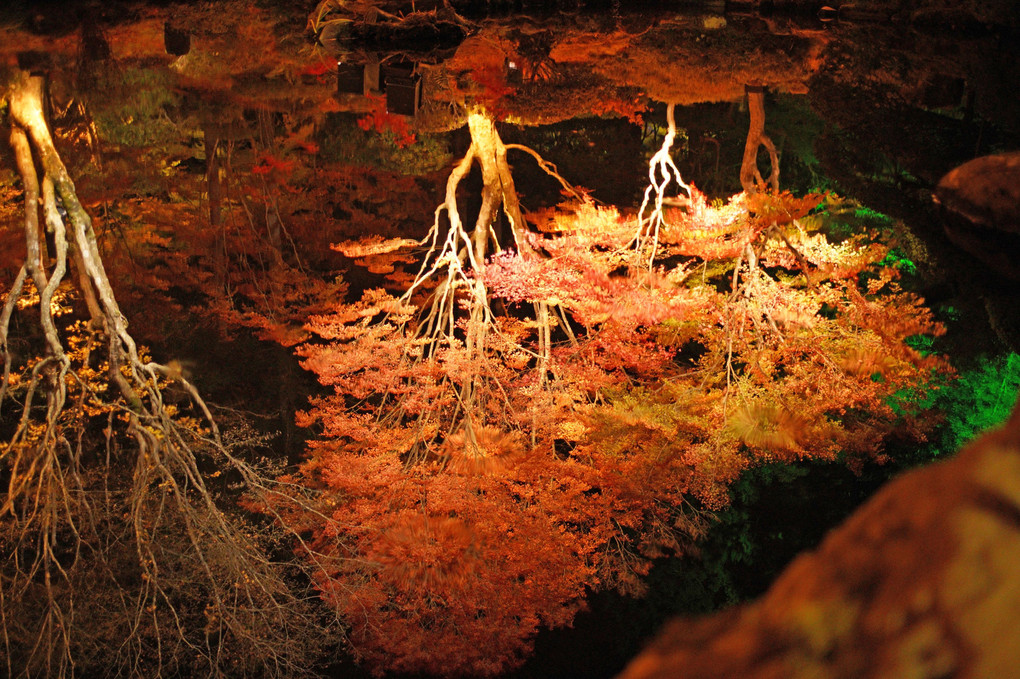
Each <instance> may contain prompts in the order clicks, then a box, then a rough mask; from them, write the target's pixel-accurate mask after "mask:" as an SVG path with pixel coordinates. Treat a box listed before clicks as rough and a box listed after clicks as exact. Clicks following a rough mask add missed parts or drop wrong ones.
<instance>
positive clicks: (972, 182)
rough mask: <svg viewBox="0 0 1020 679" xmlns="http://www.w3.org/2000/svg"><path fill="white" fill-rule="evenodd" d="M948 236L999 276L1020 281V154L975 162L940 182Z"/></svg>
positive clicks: (938, 191) (937, 191)
mask: <svg viewBox="0 0 1020 679" xmlns="http://www.w3.org/2000/svg"><path fill="white" fill-rule="evenodd" d="M935 200H936V201H937V202H938V203H939V205H940V206H941V213H942V217H943V221H944V224H945V229H946V234H947V235H948V236H949V239H950V240H952V241H953V242H954V243H955V244H956V245H958V246H959V247H960V248H962V249H964V250H966V251H967V252H969V253H970V254H972V255H974V256H975V257H977V258H978V259H980V260H981V261H983V262H984V263H985V264H987V265H989V266H990V267H992V268H993V269H994V270H995V271H997V272H998V273H1000V274H1002V275H1004V276H1007V277H1009V278H1012V279H1015V280H1020V266H1018V265H1017V261H1018V258H1020V151H1014V152H1011V153H1002V154H997V155H992V156H983V157H981V158H975V159H974V160H971V161H970V162H967V163H964V164H963V165H961V166H959V167H957V168H955V169H953V170H951V171H950V172H949V173H948V174H946V175H945V176H944V177H943V178H942V179H941V180H940V181H939V183H938V187H937V188H936V189H935Z"/></svg>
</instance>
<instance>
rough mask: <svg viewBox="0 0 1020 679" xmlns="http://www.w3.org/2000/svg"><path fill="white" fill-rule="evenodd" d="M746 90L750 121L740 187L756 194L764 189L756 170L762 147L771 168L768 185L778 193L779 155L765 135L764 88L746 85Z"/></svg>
mask: <svg viewBox="0 0 1020 679" xmlns="http://www.w3.org/2000/svg"><path fill="white" fill-rule="evenodd" d="M746 90H747V108H748V111H749V112H750V114H751V121H750V125H749V127H748V130H747V143H746V144H745V145H744V159H743V162H742V163H741V164H740V185H741V186H742V187H743V188H744V191H745V192H747V193H756V192H757V191H759V190H761V189H762V188H764V186H765V183H766V182H765V180H764V179H763V178H762V175H761V172H760V171H759V170H758V148H759V147H760V146H764V147H765V149H766V150H767V151H768V153H769V161H770V163H771V166H772V171H771V173H770V174H769V178H768V185H769V186H770V187H771V188H772V190H773V191H779V154H777V153H776V145H775V144H773V143H772V140H771V139H769V137H768V135H766V134H765V88H764V87H762V86H761V85H748V86H747V87H746Z"/></svg>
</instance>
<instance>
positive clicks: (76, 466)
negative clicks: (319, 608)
mask: <svg viewBox="0 0 1020 679" xmlns="http://www.w3.org/2000/svg"><path fill="white" fill-rule="evenodd" d="M44 97H45V93H44V79H43V78H42V77H38V76H33V75H31V74H29V73H28V72H26V71H21V70H17V71H12V72H6V73H0V103H3V102H4V101H6V103H7V105H8V106H7V117H8V120H9V123H10V126H11V132H10V143H11V147H12V149H13V151H14V157H15V162H16V165H17V169H18V172H19V174H20V175H21V179H22V183H23V186H24V199H25V214H24V233H25V249H26V259H25V262H24V264H23V265H22V267H21V270H20V272H19V273H18V275H17V277H16V279H15V282H14V285H13V287H12V289H11V290H9V291H8V292H7V294H6V299H5V302H4V306H3V311H2V314H0V349H2V351H3V360H4V379H3V383H2V384H0V407H5V406H6V407H8V408H9V409H10V410H13V411H14V412H13V413H10V415H11V416H13V417H11V416H7V417H5V419H6V420H7V421H13V422H16V425H15V426H14V427H13V429H14V431H13V433H11V434H10V435H9V437H8V439H7V440H6V441H5V442H4V443H3V445H2V446H0V473H2V475H3V477H5V478H6V487H5V488H4V489H3V493H2V494H0V544H2V545H4V550H3V551H2V552H0V637H2V638H3V640H4V645H5V651H6V653H5V655H6V656H7V660H6V663H5V664H6V668H5V669H6V674H8V675H10V676H13V675H15V674H17V675H20V674H22V673H24V674H38V675H39V676H64V675H69V674H73V673H74V672H75V671H80V670H76V664H77V663H79V662H80V658H79V657H78V655H79V654H78V653H77V652H76V650H75V649H76V648H85V649H88V651H87V652H84V653H82V654H81V655H91V654H92V653H93V652H94V647H92V645H93V644H95V643H97V642H96V641H94V640H93V641H88V638H89V636H90V634H104V633H105V634H118V635H120V637H121V640H122V641H123V646H121V647H120V650H119V651H118V650H116V649H114V650H111V651H110V656H111V657H112V656H117V655H118V654H120V653H121V652H124V653H125V654H126V655H129V656H130V655H131V654H132V653H134V654H135V655H133V656H132V657H131V658H126V659H125V658H121V660H122V661H123V662H125V663H127V665H128V666H129V667H131V668H132V669H130V670H125V669H124V668H123V667H121V668H120V671H124V672H125V673H142V674H148V673H149V672H147V671H145V670H144V669H143V665H145V663H147V662H150V661H151V662H153V663H155V664H156V665H161V664H162V663H163V662H164V660H169V656H165V654H166V653H172V652H170V651H166V650H165V649H168V648H171V647H179V648H182V649H185V648H186V649H187V655H188V660H189V662H192V661H194V659H195V658H203V660H201V661H199V665H201V666H202V667H204V668H205V669H206V670H207V671H208V673H209V674H217V673H218V667H219V665H220V664H221V663H223V662H225V661H226V660H225V656H223V655H222V650H223V647H222V646H221V643H227V641H228V640H229V641H231V642H237V643H238V644H240V646H245V647H247V651H248V652H251V653H254V654H255V655H262V656H264V658H265V659H266V660H267V662H268V664H277V665H278V669H280V670H281V673H283V674H286V670H285V669H284V667H283V666H285V665H286V661H285V660H284V656H285V655H286V654H287V653H288V652H289V650H291V649H293V647H294V644H293V641H292V639H293V638H294V637H293V632H294V629H293V627H294V623H295V618H293V617H291V616H293V615H294V614H295V612H296V611H298V610H299V609H300V608H301V607H302V606H303V605H304V604H301V603H300V602H299V600H298V599H297V598H295V597H294V596H293V594H291V593H288V591H287V588H286V586H285V585H284V584H283V583H282V581H281V580H280V574H279V573H278V571H277V568H276V565H275V564H272V563H271V562H269V561H268V560H267V559H266V558H265V556H264V555H263V554H262V552H261V550H260V548H259V547H258V546H257V544H256V542H254V541H253V538H252V536H250V535H247V534H246V533H245V532H244V531H243V530H242V529H240V528H239V527H238V526H236V525H235V524H234V523H233V522H232V520H230V519H228V518H227V516H226V515H224V513H223V512H221V511H220V509H219V508H218V506H217V505H216V503H215V501H214V499H213V496H212V494H211V493H210V492H209V490H208V488H207V486H206V484H205V479H204V473H205V472H204V471H203V470H208V469H209V468H210V467H209V465H210V464H215V465H218V466H220V467H223V466H226V467H227V468H228V469H231V470H232V471H233V472H236V473H238V474H239V475H240V476H239V478H240V479H241V480H243V481H244V482H245V483H246V485H247V486H248V487H249V488H250V489H252V490H253V491H255V493H256V496H258V494H259V491H260V489H264V488H265V485H264V481H263V479H262V477H261V476H260V475H259V474H258V473H256V472H255V471H254V470H253V469H252V468H251V467H249V466H248V465H247V464H246V463H244V462H243V461H241V460H239V459H237V458H236V457H234V456H233V454H231V453H230V452H229V451H228V450H227V448H226V447H224V445H223V444H222V442H221V441H220V436H219V431H218V429H217V427H216V424H215V422H214V421H213V419H212V417H211V415H210V412H209V409H208V408H207V406H206V404H205V402H204V401H203V400H202V398H201V397H200V396H199V394H198V392H197V391H196V389H195V388H194V387H193V386H192V385H191V384H190V383H189V382H188V381H187V380H186V379H185V378H184V377H183V375H181V374H180V370H179V369H175V368H174V367H173V365H172V364H171V365H163V364H160V363H156V362H154V361H150V360H148V358H147V357H145V356H144V354H143V353H142V352H141V351H140V350H139V349H138V347H137V346H136V344H135V341H134V339H133V338H132V336H131V335H130V333H129V332H128V323H127V320H126V319H125V317H124V314H123V313H121V309H120V307H119V305H118V303H117V300H116V298H115V296H114V291H113V287H112V285H111V283H110V279H109V276H108V275H107V272H106V269H105V267H104V265H103V261H102V258H101V256H100V251H99V245H98V243H97V240H96V234H95V232H94V230H93V226H92V220H91V218H90V217H89V215H88V214H87V213H86V211H85V209H84V208H83V207H82V205H81V203H80V201H79V199H78V195H77V191H76V189H75V186H74V183H73V182H72V180H71V178H70V176H69V174H68V171H67V168H66V167H65V165H64V163H63V161H62V160H61V158H60V154H59V153H58V152H57V149H56V147H55V145H54V142H53V138H52V136H51V134H50V130H49V127H48V125H47V122H46V120H45V117H44V115H43V111H44ZM40 170H41V172H40ZM61 205H62V206H63V208H64V212H65V213H66V222H65V217H64V216H63V215H62V214H61V211H60V209H59V206H61ZM40 215H41V216H42V218H43V220H42V224H40ZM43 226H44V228H45V230H46V232H48V233H49V234H51V236H52V240H53V243H54V248H53V252H50V253H47V255H48V256H46V257H44V251H45V248H44V247H43V246H42V243H44V242H45V234H44V233H43V232H42V230H41V229H42V228H43ZM72 263H73V267H74V268H75V269H77V270H78V271H77V273H78V281H77V282H78V288H79V291H80V292H81V293H82V295H83V297H84V299H85V302H86V305H87V308H88V312H89V315H90V317H91V321H90V323H89V327H88V328H87V329H76V328H74V327H71V328H68V327H66V326H65V324H63V323H58V322H57V320H56V319H57V316H56V314H57V311H56V310H57V309H58V308H59V307H60V301H61V299H62V297H61V296H62V295H63V296H66V293H63V292H62V290H63V289H64V288H66V287H67V286H62V285H61V283H62V282H64V280H65V277H66V274H67V273H68V269H69V268H70V267H71V266H72ZM29 282H31V284H32V285H33V286H34V287H35V290H36V291H37V293H38V300H39V301H38V304H39V308H38V313H39V324H40V327H41V329H42V337H43V340H44V344H45V347H44V349H43V350H42V351H43V355H42V356H41V357H40V358H39V359H38V360H34V361H33V360H29V361H28V362H26V363H24V364H23V365H14V359H13V356H12V352H11V351H10V350H9V345H8V339H9V337H8V336H9V331H10V329H11V321H12V318H13V316H14V312H15V309H16V308H20V307H24V308H28V305H30V304H31V302H32V296H31V295H30V294H23V293H29V292H30V289H26V288H28V283H29ZM104 344H105V351H104V350H103V345H104ZM100 354H102V355H100ZM103 365H105V367H106V376H105V383H104V379H103V376H102V375H98V376H97V375H96V372H95V368H96V367H98V366H103ZM15 369H16V370H17V372H16V373H15V374H12V372H14V371H15ZM168 380H171V381H175V382H176V383H177V385H178V386H179V387H180V388H181V389H183V390H184V391H185V392H186V393H188V394H189V395H190V397H191V403H192V405H193V407H194V408H195V409H196V410H197V412H198V414H199V416H200V417H203V416H204V418H205V424H204V425H197V424H196V423H193V422H188V421H184V422H182V421H181V420H179V419H178V418H177V417H176V416H175V414H174V412H173V410H172V409H171V408H168V407H165V406H164V397H163V391H162V389H163V386H164V385H166V383H167V382H168ZM11 385H16V386H14V387H12V386H11ZM108 386H112V389H108V388H107V387H108ZM5 399H6V402H5ZM19 399H20V403H18V402H17V401H18V400H19ZM10 410H9V411H8V412H10ZM96 420H99V421H98V422H97V421H96ZM104 425H105V443H104V440H103V438H102V437H100V438H98V439H97V438H96V434H95V431H96V430H97V429H102V427H103V426H104ZM118 430H123V431H122V432H121V431H118ZM126 441H132V442H133V444H134V450H133V451H132V450H130V449H126V447H125V442H126ZM104 446H105V449H106V450H105V454H104V453H103V452H102V448H103V447H104ZM127 448H130V446H128V447H127ZM97 449H98V450H97ZM200 454H201V455H203V456H207V457H208V458H209V460H211V461H206V462H203V463H202V464H200V463H199V455H200ZM104 460H105V461H104ZM171 536H172V537H171ZM169 540H175V541H176V542H173V543H169V544H168V543H167V541H169ZM125 552H126V554H125ZM125 556H126V557H127V558H126V559H125ZM132 557H133V558H132ZM132 561H133V562H134V563H133V564H132ZM168 562H169V563H168ZM181 564H185V565H183V566H182V565H181ZM175 566H176V567H177V568H183V569H184V570H186V571H187V573H180V572H177V574H176V576H175V574H174V567H175ZM132 568H133V569H134V570H133V571H132V570H131V569H132ZM175 577H177V578H183V581H184V582H187V583H188V585H187V586H188V587H189V588H190V589H191V591H190V592H189V593H188V594H187V596H183V595H180V594H175V593H173V590H174V587H176V586H177V585H175V584H173V583H180V582H182V580H175V579H174V578H175ZM124 580H127V581H132V582H135V583H141V584H138V585H137V589H136V590H135V591H123V590H122V589H121V587H122V582H123V581H124ZM98 582H103V583H104V584H105V586H106V587H108V588H110V590H111V593H110V596H112V600H114V601H119V602H120V603H119V604H110V600H106V601H104V606H107V608H104V611H105V613H106V614H107V615H108V616H109V614H110V613H111V612H114V611H115V612H116V615H114V616H112V619H105V620H103V625H105V626H107V627H106V628H105V632H102V631H98V630H96V629H89V627H88V624H89V623H85V624H82V622H81V621H80V620H79V618H81V617H82V612H81V610H79V609H80V608H85V607H87V606H83V605H82V604H81V603H80V601H81V600H82V599H86V600H87V599H88V597H89V596H90V594H91V593H92V590H93V588H94V587H95V586H96V583H98ZM193 595H197V597H198V598H199V599H201V598H202V597H208V599H207V600H202V603H201V604H199V607H200V608H199V611H198V612H197V613H198V614H199V615H203V612H202V610H203V609H204V611H205V613H204V615H206V616H208V620H209V625H210V626H209V627H208V628H207V629H206V630H205V631H203V630H200V629H199V630H189V629H185V628H184V627H182V626H181V624H180V619H181V618H182V617H186V616H190V615H194V613H195V612H194V611H191V612H189V611H186V610H184V608H183V607H181V604H180V603H178V602H179V601H181V600H186V599H188V597H192V596H193ZM97 596H99V597H100V598H101V597H102V595H97ZM118 605H119V606H120V608H118ZM157 611H161V612H157ZM266 614H268V615H269V616H270V618H269V619H272V620H275V623H268V620H269V619H266V618H265V617H264V616H265V615H266ZM267 624H268V625H269V627H268V628H267ZM274 625H279V628H278V629H273V626H274ZM164 627H165V629H164ZM287 628H290V629H289V630H288V629H287ZM113 630H117V631H116V632H114V631H113ZM153 630H154V631H153ZM150 632H151V634H153V635H154V637H145V639H143V637H144V636H145V635H146V634H148V633H150ZM306 633H307V630H306ZM196 635H197V636H196ZM210 635H212V636H210ZM264 635H268V636H264ZM164 637H166V638H165V639H164ZM202 637H204V639H205V642H204V644H203V641H202ZM174 638H176V641H174V640H173V639H174ZM212 638H215V639H216V640H217V641H216V643H215V645H210V643H209V640H210V639H212ZM82 639H84V640H85V641H81V640H82ZM280 661H283V663H282V665H280V664H279V663H280ZM150 669H153V674H158V670H156V669H154V668H150ZM0 673H3V672H2V671H0Z"/></svg>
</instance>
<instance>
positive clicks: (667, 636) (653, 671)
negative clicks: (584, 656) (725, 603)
mask: <svg viewBox="0 0 1020 679" xmlns="http://www.w3.org/2000/svg"><path fill="white" fill-rule="evenodd" d="M1017 676H1020V409H1018V410H1017V411H1014V414H1013V416H1012V418H1011V419H1010V421H1009V422H1008V423H1007V424H1006V425H1005V426H1004V427H1003V428H1001V429H1000V430H998V431H995V432H993V433H990V434H987V435H985V436H984V437H983V438H981V439H979V440H978V441H977V442H975V443H973V444H972V445H970V446H969V447H968V448H966V449H965V450H964V451H963V452H962V453H960V454H959V455H958V456H957V457H956V458H955V459H953V460H951V461H949V462H945V463H941V464H938V465H934V466H930V467H927V468H925V469H921V470H917V471H914V472H911V473H909V474H907V475H905V476H902V477H900V478H899V479H897V480H895V481H893V482H891V483H890V484H888V485H887V486H886V487H885V488H884V489H883V490H882V491H880V492H879V493H878V494H877V495H876V496H875V497H874V498H873V499H872V500H871V501H869V502H868V503H867V504H866V505H864V506H863V507H861V508H860V509H859V510H858V511H857V512H856V513H855V514H854V515H853V516H852V517H851V518H850V519H848V520H847V522H846V523H845V524H844V525H843V526H841V527H840V528H838V529H836V530H834V531H833V532H832V533H831V534H830V535H829V536H828V538H826V540H825V541H824V542H823V543H822V545H821V546H820V547H819V548H818V550H817V551H815V552H813V553H809V554H806V555H803V556H801V557H799V558H798V559H797V560H796V561H794V562H793V563H792V564H791V565H790V566H789V567H788V568H787V569H786V571H785V572H784V573H783V574H782V575H781V576H780V578H779V579H778V580H777V581H776V582H775V584H774V585H773V586H772V588H771V589H770V590H769V591H768V592H767V593H766V594H765V595H764V596H763V597H762V598H761V599H760V600H758V601H757V602H755V603H752V604H749V605H746V606H743V607H740V608H735V609H731V610H728V611H724V612H722V613H719V614H716V615H714V616H710V617H707V618H702V619H694V620H679V621H676V622H673V623H672V624H670V625H669V626H668V627H667V628H666V629H665V630H664V631H663V632H662V633H661V634H660V636H659V637H658V639H657V640H655V641H654V642H653V643H652V645H651V646H650V647H649V648H647V649H646V650H645V651H644V652H643V653H642V654H641V655H639V656H638V657H637V658H636V659H635V660H633V661H632V662H631V664H630V665H629V666H628V667H627V668H626V669H625V670H624V672H623V674H622V675H620V678H619V679H653V678H656V679H666V678H667V677H668V678H669V679H681V678H683V677H697V678H698V679H710V678H713V677H718V678H723V677H726V678H732V677H741V678H742V679H799V678H805V679H806V678H808V677H811V678H836V677H841V678H842V677H845V678H847V679H851V678H855V677H869V678H872V679H877V678H882V677H887V678H889V679H900V678H903V677H909V678H911V679H924V678H931V679H935V678H936V677H940V678H948V677H986V678H988V679H997V678H1003V677H1017Z"/></svg>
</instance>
